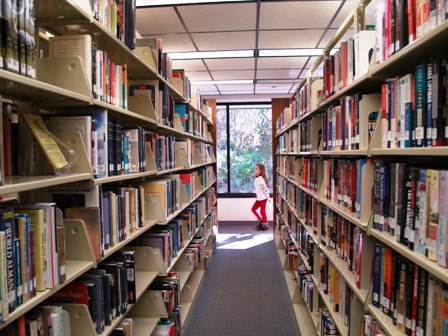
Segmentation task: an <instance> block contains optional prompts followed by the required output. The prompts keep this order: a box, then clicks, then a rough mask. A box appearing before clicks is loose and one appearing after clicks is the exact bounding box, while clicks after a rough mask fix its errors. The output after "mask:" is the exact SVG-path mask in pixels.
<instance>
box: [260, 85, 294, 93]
mask: <svg viewBox="0 0 448 336" xmlns="http://www.w3.org/2000/svg"><path fill="white" fill-rule="evenodd" d="M292 85H293V83H284V84H279V83H272V84H257V85H256V89H257V91H258V90H283V91H285V90H286V91H289V89H290V88H291V86H292Z"/></svg>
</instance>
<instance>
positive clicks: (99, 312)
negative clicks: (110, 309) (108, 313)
mask: <svg viewBox="0 0 448 336" xmlns="http://www.w3.org/2000/svg"><path fill="white" fill-rule="evenodd" d="M80 281H86V282H87V283H90V284H93V287H92V294H93V297H92V298H91V299H92V301H93V305H94V312H95V314H94V316H92V320H93V322H94V324H95V330H96V332H97V333H98V334H101V333H102V332H103V331H104V310H103V307H104V299H103V277H102V276H100V275H92V274H85V275H83V276H81V277H80Z"/></svg>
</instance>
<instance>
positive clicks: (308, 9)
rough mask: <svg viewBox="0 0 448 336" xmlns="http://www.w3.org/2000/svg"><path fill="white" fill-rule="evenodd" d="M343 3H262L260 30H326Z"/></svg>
mask: <svg viewBox="0 0 448 336" xmlns="http://www.w3.org/2000/svg"><path fill="white" fill-rule="evenodd" d="M340 4H341V1H298V2H282V3H281V4H280V5H279V4H278V3H276V2H275V1H273V2H266V3H263V2H262V3H261V15H260V29H280V28H289V29H291V28H321V29H323V28H326V27H327V26H328V24H329V23H330V20H331V18H332V17H333V15H334V14H335V13H336V10H337V9H338V7H339V5H340Z"/></svg>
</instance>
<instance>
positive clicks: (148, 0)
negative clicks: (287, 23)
mask: <svg viewBox="0 0 448 336" xmlns="http://www.w3.org/2000/svg"><path fill="white" fill-rule="evenodd" d="M211 2H254V0H196V1H191V0H170V1H167V0H137V7H146V6H174V5H191V4H200V3H211Z"/></svg>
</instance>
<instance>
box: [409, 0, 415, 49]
mask: <svg viewBox="0 0 448 336" xmlns="http://www.w3.org/2000/svg"><path fill="white" fill-rule="evenodd" d="M407 1H408V31H409V37H408V38H409V44H411V43H412V42H414V41H415V39H416V35H415V1H416V0H407Z"/></svg>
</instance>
